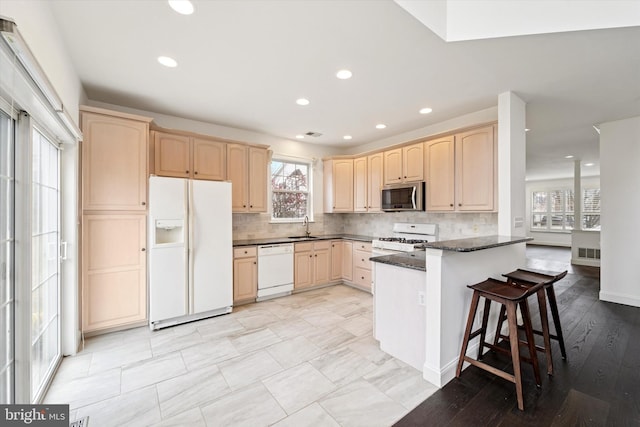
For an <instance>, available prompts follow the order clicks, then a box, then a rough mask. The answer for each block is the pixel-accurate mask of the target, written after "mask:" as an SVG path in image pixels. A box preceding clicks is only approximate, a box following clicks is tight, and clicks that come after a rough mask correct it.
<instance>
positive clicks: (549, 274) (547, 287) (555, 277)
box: [494, 269, 567, 375]
mask: <svg viewBox="0 0 640 427" xmlns="http://www.w3.org/2000/svg"><path fill="white" fill-rule="evenodd" d="M566 275H567V270H565V271H563V272H560V273H558V272H554V271H544V270H525V269H517V270H515V271H512V272H511V273H507V274H503V276H504V277H506V278H507V280H508V283H510V284H512V285H514V286H519V287H522V288H525V289H526V288H530V287H532V286H535V285H537V284H538V283H541V282H543V283H544V291H545V292H546V299H547V300H548V301H549V308H550V309H551V317H552V318H553V326H554V329H555V331H556V333H555V335H553V334H551V333H550V332H547V335H548V337H547V336H545V325H547V326H546V329H547V331H549V329H548V319H547V304H546V301H545V295H544V292H539V293H538V307H539V309H540V321H541V323H542V331H539V330H535V329H534V331H533V333H534V334H537V335H542V336H543V337H544V343H545V344H544V347H539V346H537V347H536V348H537V349H538V350H540V351H544V352H545V353H546V354H547V372H548V373H549V375H551V374H552V373H553V362H552V361H551V347H550V341H549V340H550V339H554V340H556V341H558V344H560V353H561V354H562V359H563V360H566V359H567V352H566V350H565V346H564V337H563V336H562V326H561V325H560V315H559V313H558V303H557V301H556V293H555V291H554V289H553V285H554V284H555V283H556V282H558V281H559V280H561V279H563V278H564V277H565V276H566ZM505 319H506V317H505V311H504V309H501V310H500V316H499V318H498V325H497V328H496V335H495V340H494V345H497V344H498V341H499V339H500V338H505V339H506V338H507V337H506V336H504V335H501V333H500V331H501V330H502V323H503V322H504V320H505Z"/></svg>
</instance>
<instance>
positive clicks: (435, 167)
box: [425, 135, 455, 211]
mask: <svg viewBox="0 0 640 427" xmlns="http://www.w3.org/2000/svg"><path fill="white" fill-rule="evenodd" d="M425 151H426V156H425V157H426V162H427V186H426V187H427V190H426V191H427V195H426V198H427V200H426V209H427V210H428V211H453V210H455V181H454V179H455V173H454V170H455V157H454V155H455V137H454V135H449V136H446V137H444V138H439V139H436V140H433V141H427V142H426V144H425Z"/></svg>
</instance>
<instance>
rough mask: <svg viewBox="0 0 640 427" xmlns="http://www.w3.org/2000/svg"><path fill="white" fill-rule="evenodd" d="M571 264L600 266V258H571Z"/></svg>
mask: <svg viewBox="0 0 640 427" xmlns="http://www.w3.org/2000/svg"><path fill="white" fill-rule="evenodd" d="M571 264H573V265H584V266H587V267H600V260H599V259H598V260H590V259H584V258H571Z"/></svg>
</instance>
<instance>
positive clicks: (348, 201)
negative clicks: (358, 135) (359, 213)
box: [323, 159, 353, 213]
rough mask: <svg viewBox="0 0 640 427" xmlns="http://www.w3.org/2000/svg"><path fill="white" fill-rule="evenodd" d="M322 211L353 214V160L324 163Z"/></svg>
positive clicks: (334, 160) (330, 160) (326, 161)
mask: <svg viewBox="0 0 640 427" xmlns="http://www.w3.org/2000/svg"><path fill="white" fill-rule="evenodd" d="M323 172H324V185H325V187H324V198H325V200H324V211H325V212H326V213H331V212H353V159H329V160H325V162H324V171H323Z"/></svg>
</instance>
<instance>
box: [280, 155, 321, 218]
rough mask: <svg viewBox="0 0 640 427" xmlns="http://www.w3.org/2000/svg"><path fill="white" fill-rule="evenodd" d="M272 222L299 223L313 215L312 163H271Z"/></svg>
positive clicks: (287, 161)
mask: <svg viewBox="0 0 640 427" xmlns="http://www.w3.org/2000/svg"><path fill="white" fill-rule="evenodd" d="M271 208H272V209H271V220H272V221H275V222H297V221H301V220H302V219H304V217H305V216H307V217H309V219H310V220H311V219H312V217H311V216H312V215H311V163H306V162H304V161H289V160H287V159H273V160H272V161H271Z"/></svg>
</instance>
